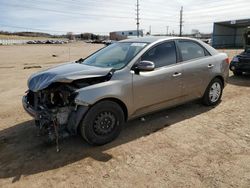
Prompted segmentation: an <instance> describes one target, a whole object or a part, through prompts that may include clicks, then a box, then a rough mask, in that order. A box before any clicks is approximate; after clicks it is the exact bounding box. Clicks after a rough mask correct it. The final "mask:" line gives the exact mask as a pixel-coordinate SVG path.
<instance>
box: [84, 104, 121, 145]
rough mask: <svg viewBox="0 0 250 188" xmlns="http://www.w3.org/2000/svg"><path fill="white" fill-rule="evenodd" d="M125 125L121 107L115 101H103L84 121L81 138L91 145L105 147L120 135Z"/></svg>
mask: <svg viewBox="0 0 250 188" xmlns="http://www.w3.org/2000/svg"><path fill="white" fill-rule="evenodd" d="M123 123H124V113H123V110H122V109H121V107H120V106H119V105H118V104H117V103H115V102H113V101H101V102H99V103H97V104H96V105H94V106H93V107H91V108H90V110H89V111H88V113H87V114H86V116H85V117H84V119H83V120H82V123H81V124H80V132H81V136H82V137H83V138H84V139H85V140H86V141H87V142H88V143H89V144H91V145H104V144H106V143H109V142H111V141H112V140H114V139H115V138H116V137H117V136H118V135H119V134H120V132H121V130H122V125H123Z"/></svg>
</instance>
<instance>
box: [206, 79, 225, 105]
mask: <svg viewBox="0 0 250 188" xmlns="http://www.w3.org/2000/svg"><path fill="white" fill-rule="evenodd" d="M222 92H223V83H222V81H221V80H220V79H218V78H215V79H213V80H212V81H211V82H210V83H209V85H208V87H207V89H206V91H205V94H204V96H203V99H202V100H203V104H204V105H206V106H215V105H217V104H218V103H219V102H220V100H221V96H222Z"/></svg>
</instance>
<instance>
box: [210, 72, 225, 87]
mask: <svg viewBox="0 0 250 188" xmlns="http://www.w3.org/2000/svg"><path fill="white" fill-rule="evenodd" d="M216 78H217V79H220V81H221V82H222V86H223V88H224V87H225V80H224V78H223V76H221V75H217V76H215V77H214V78H213V79H212V80H214V79H216Z"/></svg>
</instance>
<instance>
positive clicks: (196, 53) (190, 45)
mask: <svg viewBox="0 0 250 188" xmlns="http://www.w3.org/2000/svg"><path fill="white" fill-rule="evenodd" d="M178 47H179V49H180V53H181V56H182V60H183V61H188V60H190V59H196V58H201V57H204V56H206V53H205V50H204V49H203V48H202V47H201V46H200V45H199V44H197V43H195V42H192V41H179V42H178Z"/></svg>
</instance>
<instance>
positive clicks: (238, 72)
mask: <svg viewBox="0 0 250 188" xmlns="http://www.w3.org/2000/svg"><path fill="white" fill-rule="evenodd" d="M233 73H234V76H241V75H242V72H240V71H233Z"/></svg>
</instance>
